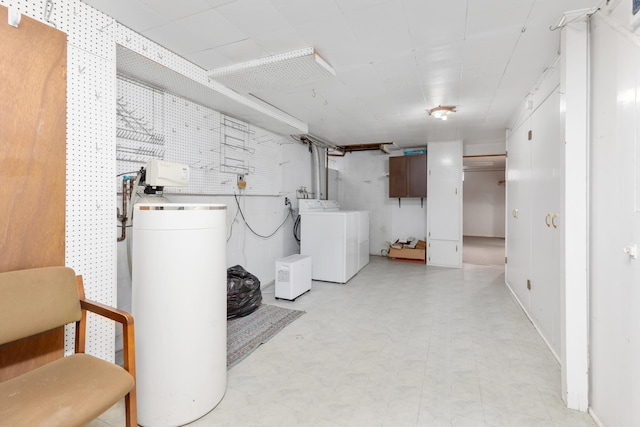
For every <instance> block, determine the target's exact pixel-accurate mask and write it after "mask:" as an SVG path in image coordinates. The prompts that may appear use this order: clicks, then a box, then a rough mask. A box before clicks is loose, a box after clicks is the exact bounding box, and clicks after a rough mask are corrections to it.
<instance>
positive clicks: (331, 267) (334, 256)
mask: <svg viewBox="0 0 640 427" xmlns="http://www.w3.org/2000/svg"><path fill="white" fill-rule="evenodd" d="M299 209H300V216H301V219H300V253H301V254H302V255H308V256H311V260H312V268H311V271H312V273H311V275H312V276H311V277H312V279H313V280H320V281H325V282H336V283H346V282H347V281H349V279H351V278H352V277H353V276H354V275H355V274H356V273H357V272H358V271H359V270H360V269H361V268H362V267H364V266H365V265H366V264H367V263H368V262H369V213H368V212H367V211H341V210H340V205H339V204H338V203H337V202H336V201H335V200H305V199H301V200H299Z"/></svg>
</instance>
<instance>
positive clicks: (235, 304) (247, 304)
mask: <svg viewBox="0 0 640 427" xmlns="http://www.w3.org/2000/svg"><path fill="white" fill-rule="evenodd" d="M261 303H262V292H261V291H260V280H258V278H257V277H256V276H254V275H253V274H251V273H249V272H248V271H247V270H245V269H244V268H242V266H240V265H234V266H233V267H229V268H228V269H227V319H231V318H233V317H242V316H246V315H247V314H251V313H253V312H254V311H256V310H257V309H258V307H260V304H261Z"/></svg>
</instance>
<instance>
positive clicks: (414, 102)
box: [390, 87, 430, 114]
mask: <svg viewBox="0 0 640 427" xmlns="http://www.w3.org/2000/svg"><path fill="white" fill-rule="evenodd" d="M390 98H391V100H392V101H393V104H394V105H395V106H396V109H397V110H398V111H399V112H400V113H401V114H406V112H407V111H408V110H415V109H416V108H417V107H416V106H418V107H419V108H421V109H422V110H423V111H424V110H425V109H426V108H430V107H427V106H426V105H425V98H424V95H423V94H422V90H421V89H420V88H419V87H407V88H404V89H402V90H399V91H396V92H394V93H392V94H391V95H390Z"/></svg>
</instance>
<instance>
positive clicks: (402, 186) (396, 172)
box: [389, 156, 407, 197]
mask: <svg viewBox="0 0 640 427" xmlns="http://www.w3.org/2000/svg"><path fill="white" fill-rule="evenodd" d="M406 174H407V158H406V157H405V156H399V157H389V197H407V175H406Z"/></svg>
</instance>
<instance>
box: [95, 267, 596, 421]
mask: <svg viewBox="0 0 640 427" xmlns="http://www.w3.org/2000/svg"><path fill="white" fill-rule="evenodd" d="M263 302H264V303H266V304H273V305H278V306H282V307H287V308H293V309H297V310H304V311H306V313H305V314H304V315H303V316H302V317H300V318H298V319H297V320H295V321H294V322H293V323H292V324H290V325H289V326H287V327H286V328H284V329H283V330H282V331H281V332H280V333H279V334H278V335H276V336H275V337H274V338H272V339H271V340H270V341H269V342H267V343H265V344H263V345H262V346H260V347H259V348H258V349H257V350H256V351H255V352H253V353H252V354H251V355H249V356H248V357H247V358H246V359H245V360H243V361H242V362H240V363H239V364H237V365H236V366H234V367H233V368H232V369H231V370H229V371H228V386H227V392H226V395H225V397H224V398H223V400H222V402H221V403H220V404H219V405H218V406H217V407H216V408H215V409H213V410H212V411H211V412H210V413H209V414H207V415H205V416H204V417H202V418H201V419H199V420H197V421H195V422H193V423H192V424H191V425H193V426H197V427H205V426H234V427H238V426H240V427H243V426H278V427H281V426H332V427H335V426H345V427H352V426H358V427H360V426H394V427H397V426H430V427H438V426H448V427H451V426H552V425H553V426H565V425H566V426H574V425H577V426H594V425H595V424H594V423H593V421H592V420H591V418H590V417H589V416H588V415H587V414H583V413H579V412H574V411H570V410H568V409H566V408H565V407H564V404H563V403H562V400H561V399H560V391H559V389H560V368H559V365H558V362H557V361H556V359H555V358H554V356H553V355H552V354H551V352H550V351H549V349H548V348H547V347H546V345H545V344H544V341H543V340H542V339H541V338H540V337H539V335H538V334H537V332H536V331H535V329H534V328H533V326H532V325H531V323H530V322H529V321H528V319H527V317H526V316H525V315H524V313H523V312H522V310H521V308H520V307H519V306H518V304H517V303H516V302H515V301H514V300H513V297H512V295H511V294H510V292H509V290H508V289H507V288H506V286H505V284H504V267H503V266H500V265H494V266H482V265H471V264H464V267H463V268H462V269H446V268H437V267H428V266H425V265H423V264H411V263H399V262H394V261H390V260H389V259H386V258H382V257H372V259H371V263H370V264H369V265H368V266H367V267H365V268H364V269H363V270H362V271H360V272H359V273H358V274H357V275H356V276H355V277H354V278H353V279H352V280H351V281H349V282H348V283H347V284H332V283H323V282H314V283H313V287H312V290H311V292H309V293H307V294H305V295H303V296H301V297H300V298H299V299H298V300H296V301H294V302H290V301H282V300H275V298H274V289H273V286H271V287H267V288H265V289H263ZM123 411H124V409H123V406H121V405H120V406H118V405H116V407H114V408H113V409H112V410H111V411H110V413H108V414H106V415H105V416H103V417H101V419H100V420H101V423H102V424H95V425H92V427H104V425H105V424H106V425H111V426H120V425H123V424H122V423H123V420H124V415H123ZM119 416H121V418H118V417H119Z"/></svg>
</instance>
